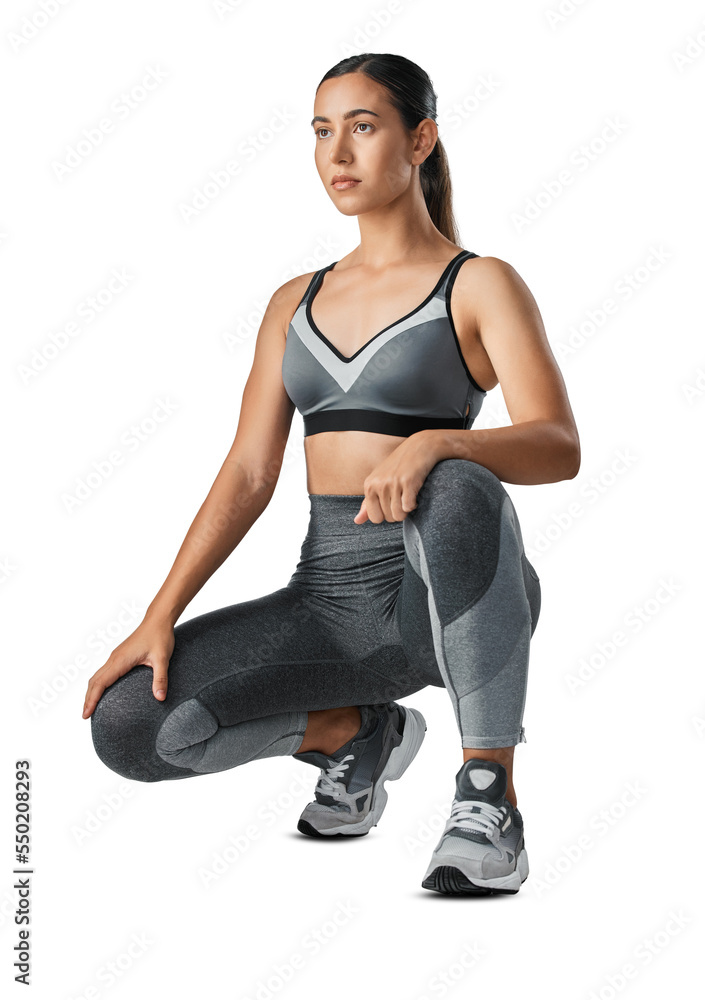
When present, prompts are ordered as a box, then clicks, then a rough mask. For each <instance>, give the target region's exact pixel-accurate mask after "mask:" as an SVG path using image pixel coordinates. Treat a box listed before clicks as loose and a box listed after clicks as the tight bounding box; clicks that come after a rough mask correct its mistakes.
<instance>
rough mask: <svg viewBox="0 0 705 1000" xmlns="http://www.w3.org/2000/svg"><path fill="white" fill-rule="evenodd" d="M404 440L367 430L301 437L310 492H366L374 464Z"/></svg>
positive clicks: (323, 433) (328, 432) (327, 432)
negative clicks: (366, 483) (367, 480)
mask: <svg viewBox="0 0 705 1000" xmlns="http://www.w3.org/2000/svg"><path fill="white" fill-rule="evenodd" d="M405 440H406V439H405V438H403V437H397V436H396V435H391V434H373V433H371V432H370V431H322V432H321V433H320V434H309V435H308V436H307V437H305V438H304V452H305V455H306V482H307V490H308V492H309V493H329V494H330V493H337V494H340V493H355V494H360V495H361V494H363V493H364V492H365V489H364V486H363V483H364V481H365V479H366V478H367V476H368V475H369V474H370V472H372V470H373V469H374V467H375V466H376V465H379V463H380V462H381V461H383V460H384V459H385V458H386V457H387V455H389V454H391V452H393V451H394V449H395V448H397V447H398V446H399V445H400V444H401V442H402V441H405Z"/></svg>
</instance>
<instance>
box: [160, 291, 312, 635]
mask: <svg viewBox="0 0 705 1000" xmlns="http://www.w3.org/2000/svg"><path fill="white" fill-rule="evenodd" d="M310 278H311V274H307V275H299V276H298V277H296V278H292V279H291V280H290V281H288V282H286V283H285V284H283V285H282V286H281V287H280V288H278V289H277V290H276V292H275V293H274V294H273V295H272V298H271V299H270V301H269V304H268V306H267V309H266V311H265V314H264V317H263V319H262V323H261V326H260V329H259V332H258V334H257V342H256V345H255V354H254V360H253V363H252V368H251V370H250V374H249V376H248V379H247V383H246V385H245V388H244V390H243V395H242V405H241V407H240V417H239V420H238V426H237V433H236V434H235V440H234V441H233V444H232V446H231V448H230V451H229V452H228V454H227V456H226V458H225V461H224V462H223V465H222V466H221V469H220V471H219V472H218V475H217V476H216V478H215V481H214V483H213V485H212V486H211V489H210V491H209V493H208V496H207V497H206V499H205V500H204V502H203V504H202V506H201V508H200V509H199V511H198V513H197V514H196V517H195V518H194V520H193V523H192V524H191V527H190V528H189V530H188V532H187V534H186V537H185V538H184V541H183V543H182V545H181V548H180V549H179V551H178V553H177V556H176V559H175V561H174V565H173V566H172V567H171V570H170V571H169V575H168V576H167V578H166V580H165V581H164V583H163V584H162V586H161V588H160V590H159V592H158V593H157V595H156V596H155V598H154V600H153V601H152V603H151V604H150V605H149V607H148V609H147V613H146V615H145V619H150V620H159V621H165V622H168V623H170V624H172V625H173V624H175V622H176V620H177V619H178V618H179V616H180V615H181V614H182V613H183V611H184V609H185V608H186V606H187V605H188V604H189V602H190V601H191V600H192V599H193V598H194V597H195V595H196V594H197V593H198V591H199V590H200V589H201V587H203V585H204V584H205V583H206V581H207V580H208V579H209V578H210V577H211V576H212V575H213V573H214V572H215V571H216V570H217V569H218V567H219V566H220V565H221V564H222V563H223V562H225V560H226V559H227V558H228V556H229V555H230V554H231V552H232V551H233V549H235V547H236V546H237V545H238V544H239V543H240V542H241V541H242V539H243V538H244V537H245V535H246V534H247V532H248V531H249V529H250V528H251V527H252V525H253V524H254V523H255V521H256V520H257V518H258V517H259V516H260V514H261V513H262V512H263V511H264V509H265V508H266V507H267V504H268V503H269V501H270V500H271V498H272V494H273V493H274V489H275V487H276V484H277V480H278V478H279V473H280V471H281V466H282V462H283V460H284V451H285V448H286V443H287V440H288V437H289V430H290V427H291V420H292V417H293V414H294V406H293V403H292V402H291V400H290V399H289V397H288V395H287V394H286V390H285V389H284V385H283V382H282V377H281V367H282V358H283V355H284V348H285V346H286V330H287V328H288V325H289V322H290V320H291V317H292V315H293V313H294V310H295V308H296V303H297V302H298V301H299V299H300V298H301V296H302V295H303V293H304V291H305V289H306V285H307V283H308V281H309V280H310ZM297 296H298V298H297Z"/></svg>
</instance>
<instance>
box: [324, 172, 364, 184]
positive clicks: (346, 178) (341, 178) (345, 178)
mask: <svg viewBox="0 0 705 1000" xmlns="http://www.w3.org/2000/svg"><path fill="white" fill-rule="evenodd" d="M348 182H354V183H355V184H359V183H360V181H359V179H358V178H357V177H351V176H350V175H349V174H336V175H335V177H334V178H333V180H332V181H331V184H332V185H333V186H334V187H335V185H336V184H343V183H348Z"/></svg>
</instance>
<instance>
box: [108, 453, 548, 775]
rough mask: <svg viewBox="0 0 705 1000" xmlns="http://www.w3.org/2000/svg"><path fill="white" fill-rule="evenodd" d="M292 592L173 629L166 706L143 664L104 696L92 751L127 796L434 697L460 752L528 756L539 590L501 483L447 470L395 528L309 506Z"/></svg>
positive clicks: (331, 497)
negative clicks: (127, 782)
mask: <svg viewBox="0 0 705 1000" xmlns="http://www.w3.org/2000/svg"><path fill="white" fill-rule="evenodd" d="M308 496H309V500H310V519H309V523H308V530H307V533H306V536H305V538H304V540H303V543H302V546H301V555H300V559H299V562H298V565H297V566H296V569H295V571H294V573H293V574H292V576H291V579H290V580H289V582H288V584H287V585H286V586H285V587H282V588H281V589H280V590H276V591H274V592H273V593H270V594H268V595H266V596H264V597H258V598H255V599H254V600H250V601H244V602H242V603H239V604H232V605H230V606H229V607H225V608H220V609H219V610H215V611H210V612H208V613H206V614H202V615H199V616H197V617H195V618H191V619H190V620H188V621H185V622H183V623H181V624H178V625H176V626H175V628H174V638H175V643H174V650H173V653H172V656H171V659H170V662H169V673H168V690H167V697H166V699H165V700H164V701H157V699H156V698H155V697H154V695H153V694H152V678H153V673H152V669H151V667H149V666H147V665H145V664H140V665H138V666H135V667H133V669H132V670H131V671H129V672H128V673H127V674H124V675H123V676H122V677H120V678H118V680H116V681H115V682H114V683H113V684H111V685H110V687H108V688H106V689H105V691H104V692H103V694H102V696H101V698H100V700H99V702H98V704H97V705H96V707H95V710H94V711H93V714H92V715H91V734H92V738H93V746H94V748H95V750H96V752H97V754H98V756H99V758H100V759H101V760H102V761H103V762H104V763H105V764H106V765H107V766H108V767H109V768H111V770H113V771H116V772H117V773H118V774H120V775H122V776H123V777H126V778H131V779H134V780H137V781H162V780H170V779H174V778H189V777H192V776H194V775H198V774H209V773H211V772H214V771H223V770H226V769H228V768H231V767H236V766H237V765H239V764H244V763H246V762H248V761H251V760H256V759H259V758H263V757H274V756H281V755H293V754H295V753H296V751H297V750H298V749H299V747H300V746H301V744H302V742H303V737H304V732H305V730H306V725H307V721H308V712H309V711H314V710H318V709H328V708H337V707H342V706H352V705H363V704H379V703H381V702H387V701H394V700H396V699H399V698H405V697H407V696H408V695H411V694H414V693H415V692H416V691H419V690H421V689H422V688H424V687H426V686H427V685H433V686H436V687H445V688H446V689H447V691H448V694H449V695H450V701H451V705H452V708H453V711H454V713H455V720H456V723H457V726H458V731H459V733H460V738H461V744H462V746H463V747H471V748H477V749H482V748H491V747H507V746H513V745H515V744H517V743H519V742H525V741H526V736H525V733H524V727H523V725H522V719H523V714H524V703H525V700H526V686H527V675H528V665H529V640H530V638H531V636H532V635H533V633H534V630H535V628H536V623H537V620H538V615H539V609H540V603H541V589H540V584H539V578H538V576H537V574H536V571H535V570H534V568H533V566H532V565H531V563H530V562H529V561H528V559H527V557H526V554H525V552H524V545H523V541H522V535H521V529H520V527H519V521H518V519H517V515H516V511H515V510H514V505H513V503H512V501H511V499H510V497H509V494H508V493H507V491H506V490H505V488H504V486H503V485H502V483H501V482H500V480H499V479H498V478H497V476H496V475H495V474H494V473H493V472H491V471H490V470H489V469H487V468H486V467H485V466H483V465H479V464H478V463H477V462H472V461H469V460H466V459H443V460H442V461H440V462H438V463H437V464H436V465H435V466H434V467H433V469H432V470H431V472H430V473H429V474H428V476H427V477H426V480H425V481H424V483H423V485H422V486H421V489H420V490H419V492H418V494H417V506H416V508H415V509H414V510H413V511H411V512H410V513H408V514H407V516H406V518H405V519H404V520H402V521H382V522H381V523H380V524H374V523H373V522H372V521H366V522H364V523H363V524H355V523H354V522H353V518H354V516H355V514H356V513H357V512H358V510H359V508H360V503H361V501H362V499H363V494H359V495H358V494H342V495H339V494H309V495H308Z"/></svg>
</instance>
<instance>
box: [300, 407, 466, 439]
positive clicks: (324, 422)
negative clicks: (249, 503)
mask: <svg viewBox="0 0 705 1000" xmlns="http://www.w3.org/2000/svg"><path fill="white" fill-rule="evenodd" d="M303 420H304V437H307V436H308V435H309V434H320V433H321V431H373V432H374V433H376V434H393V435H396V436H397V437H410V435H412V434H416V432H417V431H424V430H426V429H428V428H433V429H434V430H437V429H443V428H448V427H451V428H453V427H458V428H459V429H461V430H462V428H463V427H464V426H465V418H464V417H415V416H404V415H403V414H399V413H384V412H382V411H379V410H321V411H319V412H318V413H310V414H309V415H308V416H304V418H303Z"/></svg>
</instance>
